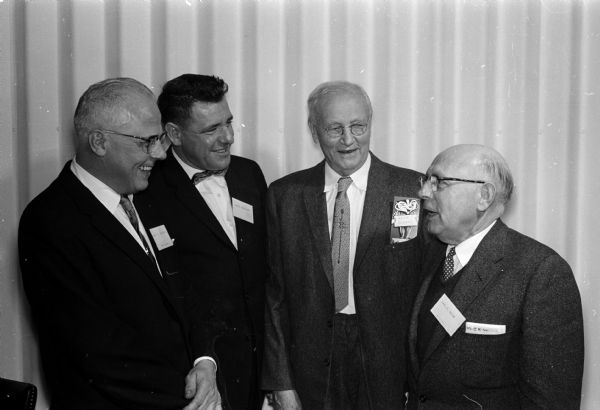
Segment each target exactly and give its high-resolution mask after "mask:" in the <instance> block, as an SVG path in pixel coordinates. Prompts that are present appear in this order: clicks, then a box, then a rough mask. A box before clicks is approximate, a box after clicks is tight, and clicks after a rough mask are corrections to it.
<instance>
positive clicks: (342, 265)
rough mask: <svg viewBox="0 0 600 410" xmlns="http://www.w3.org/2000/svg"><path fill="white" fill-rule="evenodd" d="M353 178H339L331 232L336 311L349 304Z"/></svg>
mask: <svg viewBox="0 0 600 410" xmlns="http://www.w3.org/2000/svg"><path fill="white" fill-rule="evenodd" d="M351 183H352V178H350V177H342V178H340V179H339V180H338V192H337V196H336V197H335V208H334V210H333V227H332V232H331V262H332V263H333V293H334V295H335V311H336V312H339V311H340V310H342V309H344V308H345V307H346V306H348V275H349V273H350V272H349V270H350V269H349V267H350V201H348V195H347V194H346V191H347V190H348V187H349V186H350V184H351Z"/></svg>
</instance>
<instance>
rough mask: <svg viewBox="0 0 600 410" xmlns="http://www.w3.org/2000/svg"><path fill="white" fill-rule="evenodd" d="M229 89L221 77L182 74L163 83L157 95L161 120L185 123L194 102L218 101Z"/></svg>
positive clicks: (163, 122) (164, 122) (163, 121)
mask: <svg viewBox="0 0 600 410" xmlns="http://www.w3.org/2000/svg"><path fill="white" fill-rule="evenodd" d="M227 91H229V86H228V85H227V83H226V82H225V81H223V79H221V78H219V77H216V76H213V75H201V74H183V75H180V76H179V77H176V78H173V79H172V80H169V81H167V82H166V83H165V85H164V86H163V89H162V92H161V93H160V95H159V96H158V109H159V110H160V115H161V122H162V124H163V125H165V124H166V123H168V122H172V123H175V124H178V125H182V126H183V125H185V124H186V123H187V121H188V120H189V118H190V117H191V115H192V106H193V105H194V103H196V102H207V103H218V102H220V101H221V100H222V99H223V97H224V96H225V94H227Z"/></svg>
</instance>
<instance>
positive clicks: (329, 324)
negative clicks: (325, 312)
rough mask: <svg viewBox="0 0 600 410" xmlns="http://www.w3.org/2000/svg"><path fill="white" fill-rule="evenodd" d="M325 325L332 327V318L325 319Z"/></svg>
mask: <svg viewBox="0 0 600 410" xmlns="http://www.w3.org/2000/svg"><path fill="white" fill-rule="evenodd" d="M327 327H333V320H331V319H330V320H328V321H327Z"/></svg>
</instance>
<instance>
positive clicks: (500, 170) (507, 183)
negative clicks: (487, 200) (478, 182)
mask: <svg viewBox="0 0 600 410" xmlns="http://www.w3.org/2000/svg"><path fill="white" fill-rule="evenodd" d="M492 153H493V154H490V153H482V154H481V155H480V157H479V166H480V167H481V169H482V170H483V172H484V173H485V175H487V176H488V177H490V178H492V180H493V181H495V182H496V183H497V184H498V187H497V190H496V194H497V200H498V201H499V202H500V203H501V204H507V203H508V201H510V198H511V196H512V192H513V189H514V182H513V177H512V173H511V172H510V168H509V167H508V163H507V162H506V160H505V159H504V157H502V155H500V154H499V153H497V152H496V151H492Z"/></svg>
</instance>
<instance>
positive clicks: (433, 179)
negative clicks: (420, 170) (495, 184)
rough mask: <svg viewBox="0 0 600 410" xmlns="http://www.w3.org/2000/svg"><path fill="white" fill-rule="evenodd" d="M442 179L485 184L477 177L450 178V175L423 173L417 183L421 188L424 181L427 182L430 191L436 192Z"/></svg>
mask: <svg viewBox="0 0 600 410" xmlns="http://www.w3.org/2000/svg"><path fill="white" fill-rule="evenodd" d="M444 181H456V182H468V183H470V184H485V183H486V181H481V180H477V179H463V178H451V177H438V176H437V175H425V176H423V177H420V178H419V183H420V184H421V188H423V186H424V185H425V184H426V183H429V186H430V187H431V191H432V192H436V191H437V190H438V188H439V186H440V182H444Z"/></svg>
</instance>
